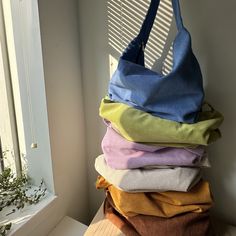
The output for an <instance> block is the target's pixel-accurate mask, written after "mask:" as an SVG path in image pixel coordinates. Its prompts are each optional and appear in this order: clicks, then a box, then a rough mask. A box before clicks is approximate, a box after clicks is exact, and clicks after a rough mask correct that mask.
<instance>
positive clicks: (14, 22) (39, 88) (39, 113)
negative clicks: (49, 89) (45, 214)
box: [0, 0, 54, 192]
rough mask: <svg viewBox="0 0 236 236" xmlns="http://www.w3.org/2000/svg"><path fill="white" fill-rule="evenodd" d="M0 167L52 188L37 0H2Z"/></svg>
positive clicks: (50, 189)
mask: <svg viewBox="0 0 236 236" xmlns="http://www.w3.org/2000/svg"><path fill="white" fill-rule="evenodd" d="M0 10H1V11H0V12H1V13H0V17H1V21H0V22H1V25H0V28H1V31H0V34H1V36H0V37H1V51H0V68H1V69H0V73H1V74H0V75H1V79H0V90H1V95H0V101H1V108H0V109H1V110H0V113H1V114H0V121H1V122H0V123H1V125H0V135H1V149H2V152H1V155H2V156H5V158H4V159H3V161H1V168H4V166H9V167H11V168H12V169H13V170H14V171H15V172H16V173H18V174H19V173H20V171H21V169H24V170H27V173H28V175H29V176H30V177H31V178H32V181H33V183H34V184H36V185H38V184H39V183H40V182H41V179H44V181H45V183H46V186H47V188H48V190H49V191H50V192H53V191H54V187H53V176H52V164H51V151H50V141H49V132H48V119H47V108H46V94H45V86H44V73H43V61H42V49H41V38H40V27H39V16H38V5H37V1H36V0H34V1H32V0H23V1H22V0H14V1H9V0H2V1H1V9H0Z"/></svg>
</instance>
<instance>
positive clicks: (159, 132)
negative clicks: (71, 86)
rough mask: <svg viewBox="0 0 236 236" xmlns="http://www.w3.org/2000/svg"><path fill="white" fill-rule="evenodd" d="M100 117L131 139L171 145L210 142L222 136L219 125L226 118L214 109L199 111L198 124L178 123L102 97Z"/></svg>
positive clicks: (179, 145) (204, 143) (206, 143)
mask: <svg viewBox="0 0 236 236" xmlns="http://www.w3.org/2000/svg"><path fill="white" fill-rule="evenodd" d="M100 116H101V117H102V118H104V119H106V120H108V121H110V122H111V123H112V126H113V127H114V128H115V129H116V130H118V131H119V133H120V134H121V135H122V136H123V137H124V138H126V139H127V140H129V141H133V142H141V143H156V144H160V145H162V146H169V147H171V146H172V147H181V146H182V147H185V146H188V145H189V144H191V145H208V144H209V143H212V142H214V141H216V140H217V139H218V138H220V136H221V135H220V131H219V130H218V128H219V126H220V125H221V123H222V121H223V116H222V115H221V114H220V113H219V112H217V111H215V110H213V109H211V110H210V111H203V112H200V114H199V120H198V122H197V123H194V124H185V123H178V122H175V121H170V120H165V119H162V118H159V117H155V116H152V115H151V114H149V113H146V112H144V111H141V110H138V109H135V108H133V107H130V106H128V105H126V104H123V103H117V102H112V101H111V100H109V99H103V100H102V102H101V105H100Z"/></svg>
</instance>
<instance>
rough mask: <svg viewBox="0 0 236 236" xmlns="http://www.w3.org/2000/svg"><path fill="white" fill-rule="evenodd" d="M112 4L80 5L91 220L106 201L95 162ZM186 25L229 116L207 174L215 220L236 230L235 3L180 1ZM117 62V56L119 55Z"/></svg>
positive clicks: (213, 93)
mask: <svg viewBox="0 0 236 236" xmlns="http://www.w3.org/2000/svg"><path fill="white" fill-rule="evenodd" d="M106 4H107V1H106V0H99V1H94V0H79V6H80V7H79V22H80V24H79V30H80V48H81V59H82V60H81V65H82V78H83V92H84V101H85V103H84V104H85V110H86V133H87V150H88V151H87V159H88V168H89V170H88V173H89V197H90V199H89V203H90V209H91V211H90V217H91V216H92V215H93V214H94V212H95V211H96V209H97V208H98V206H99V204H100V203H101V201H102V199H103V194H102V193H101V191H97V190H96V189H95V187H94V182H95V180H96V176H97V173H96V172H95V170H94V159H95V158H96V156H97V155H98V154H100V153H101V148H100V142H101V139H102V137H103V135H104V130H105V128H104V125H103V124H102V121H101V119H100V118H99V116H98V107H99V102H100V99H101V98H102V97H103V96H104V95H105V93H106V91H107V85H108V81H109V59H108V57H109V54H110V53H111V51H110V48H109V46H108V36H107V8H106ZM181 7H182V13H183V18H184V20H185V25H186V27H187V28H188V29H189V31H190V32H191V33H192V39H193V49H194V51H195V54H196V56H197V57H198V59H199V62H200V64H201V66H202V72H203V75H204V83H205V87H206V97H207V100H208V101H209V102H210V103H211V104H213V105H214V107H215V108H217V109H218V110H220V111H221V112H223V114H224V115H225V123H224V124H223V125H222V128H221V130H222V134H223V138H222V139H221V140H220V141H218V142H217V143H216V144H213V145H211V147H210V159H211V162H212V169H210V170H208V177H209V178H210V182H211V186H212V191H213V194H214V197H215V202H216V206H215V209H214V212H215V214H216V215H217V216H218V217H220V218H223V219H225V220H228V221H230V222H231V223H234V224H236V204H234V202H236V188H235V186H236V158H235V154H234V153H235V152H236V143H235V142H236V141H235V140H236V139H235V138H236V137H235V136H236V125H235V124H234V120H235V119H236V108H235V105H234V100H235V94H234V91H235V86H236V79H235V78H236V72H235V70H234V67H235V66H234V64H235V42H236V28H235V25H234V24H235V22H236V14H235V9H236V2H235V1H234V0H228V1H220V0H208V1H203V0H200V1H195V0H182V1H181ZM113 56H115V57H116V58H117V55H114V54H113Z"/></svg>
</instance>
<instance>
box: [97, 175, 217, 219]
mask: <svg viewBox="0 0 236 236" xmlns="http://www.w3.org/2000/svg"><path fill="white" fill-rule="evenodd" d="M96 187H97V188H99V189H100V188H104V189H106V190H107V191H108V193H109V194H110V195H111V198H112V200H113V202H114V205H115V207H116V209H117V210H118V211H119V213H120V214H122V215H123V216H125V217H132V216H135V215H138V214H142V215H151V216H159V217H165V218H169V217H173V216H175V215H179V214H182V213H186V212H195V213H201V212H205V211H207V210H208V209H209V208H211V206H212V198H211V193H210V188H209V184H208V182H206V181H200V182H199V183H198V184H197V185H196V186H194V187H193V188H192V189H191V190H190V191H189V192H187V193H183V192H175V191H168V192H162V193H157V192H155V193H128V192H124V191H122V190H120V189H118V188H116V187H115V186H113V185H111V184H110V183H109V182H107V181H106V180H105V179H104V178H103V177H102V176H99V177H98V179H97V182H96Z"/></svg>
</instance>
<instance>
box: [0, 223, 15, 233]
mask: <svg viewBox="0 0 236 236" xmlns="http://www.w3.org/2000/svg"><path fill="white" fill-rule="evenodd" d="M11 225H12V224H11V223H8V224H5V225H2V226H0V235H1V236H6V235H7V232H8V231H9V230H10V229H11Z"/></svg>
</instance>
